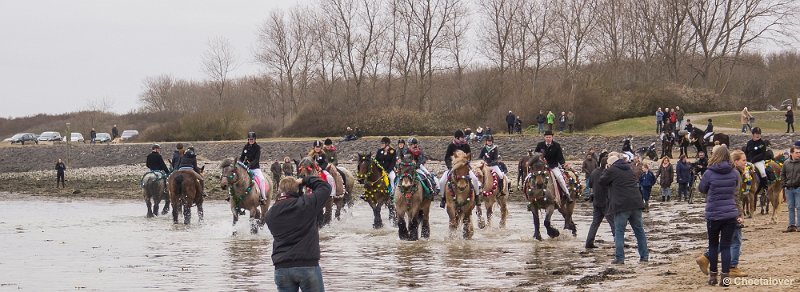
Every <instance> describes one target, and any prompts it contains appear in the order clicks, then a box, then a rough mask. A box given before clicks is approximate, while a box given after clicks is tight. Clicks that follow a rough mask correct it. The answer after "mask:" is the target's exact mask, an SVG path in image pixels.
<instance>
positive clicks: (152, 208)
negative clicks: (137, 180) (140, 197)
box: [141, 171, 169, 218]
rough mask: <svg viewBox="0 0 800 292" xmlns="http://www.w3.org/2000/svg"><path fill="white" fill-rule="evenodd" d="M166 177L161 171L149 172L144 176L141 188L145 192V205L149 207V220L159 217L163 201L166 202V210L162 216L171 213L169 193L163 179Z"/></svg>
mask: <svg viewBox="0 0 800 292" xmlns="http://www.w3.org/2000/svg"><path fill="white" fill-rule="evenodd" d="M166 175H167V174H166V173H163V172H161V171H148V172H147V173H145V174H144V175H143V176H142V182H141V186H142V190H143V191H144V203H145V204H146V205H147V218H152V217H153V216H158V205H159V204H160V203H161V200H164V210H163V211H161V215H166V214H167V212H169V193H168V192H167V185H166V182H165V181H164V179H163V177H165V176H166ZM151 201H152V202H151Z"/></svg>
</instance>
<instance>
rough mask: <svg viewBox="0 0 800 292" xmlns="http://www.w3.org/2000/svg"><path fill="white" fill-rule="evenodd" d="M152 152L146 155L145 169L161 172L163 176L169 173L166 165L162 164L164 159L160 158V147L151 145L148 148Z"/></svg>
mask: <svg viewBox="0 0 800 292" xmlns="http://www.w3.org/2000/svg"><path fill="white" fill-rule="evenodd" d="M150 149H152V150H153V151H152V152H150V154H148V155H147V163H145V165H146V166H147V169H150V170H151V171H161V172H163V173H164V174H165V175H166V174H168V173H169V168H167V164H166V163H164V158H162V157H161V146H160V145H158V144H153V146H152V147H150Z"/></svg>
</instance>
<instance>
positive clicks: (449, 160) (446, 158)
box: [444, 142, 470, 170]
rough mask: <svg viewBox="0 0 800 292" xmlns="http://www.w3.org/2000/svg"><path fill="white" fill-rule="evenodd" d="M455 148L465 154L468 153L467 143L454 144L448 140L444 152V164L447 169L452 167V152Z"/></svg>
mask: <svg viewBox="0 0 800 292" xmlns="http://www.w3.org/2000/svg"><path fill="white" fill-rule="evenodd" d="M456 150H461V151H464V153H466V154H467V155H469V154H470V151H469V144H467V143H463V144H458V145H456V144H455V143H453V142H450V145H447V151H446V152H445V153H444V164H445V165H446V166H447V169H448V170H449V169H451V168H453V153H456Z"/></svg>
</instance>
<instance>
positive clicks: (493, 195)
mask: <svg viewBox="0 0 800 292" xmlns="http://www.w3.org/2000/svg"><path fill="white" fill-rule="evenodd" d="M474 169H475V176H477V177H478V180H479V181H480V182H481V183H482V184H483V187H482V189H481V190H480V193H479V194H480V195H481V196H482V197H481V201H483V208H486V222H484V220H483V214H481V213H482V208H481V204H478V205H477V206H476V208H475V209H476V210H477V214H478V228H480V229H483V228H485V227H486V225H489V226H492V214H493V213H494V211H493V207H494V203H495V202H496V203H497V204H498V205H499V206H500V228H505V227H506V218H508V204H507V203H506V199H507V198H508V196H507V195H508V190H507V189H504V190H503V191H502V192H501V191H500V188H499V187H498V186H499V185H498V184H497V174H495V173H494V172H493V171H492V168H491V167H489V166H488V165H486V162H484V161H480V162H478V165H477V166H476V167H475V168H474Z"/></svg>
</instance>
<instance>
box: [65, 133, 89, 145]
mask: <svg viewBox="0 0 800 292" xmlns="http://www.w3.org/2000/svg"><path fill="white" fill-rule="evenodd" d="M69 141H70V142H81V143H86V140H83V134H81V133H71V134H70V137H69Z"/></svg>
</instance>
